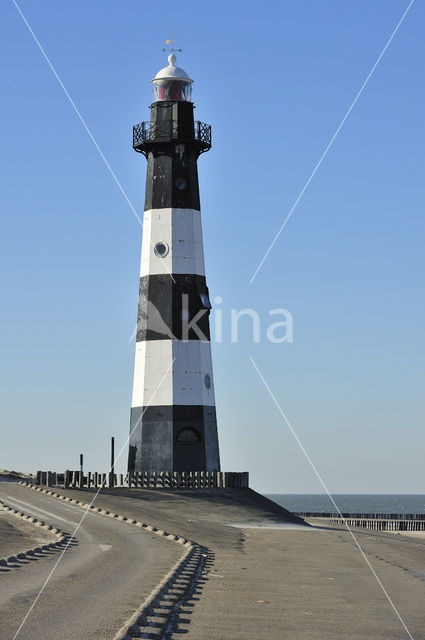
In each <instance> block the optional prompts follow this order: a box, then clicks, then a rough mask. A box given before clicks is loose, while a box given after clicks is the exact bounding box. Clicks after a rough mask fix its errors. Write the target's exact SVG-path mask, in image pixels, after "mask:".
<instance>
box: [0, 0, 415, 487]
mask: <svg viewBox="0 0 425 640" xmlns="http://www.w3.org/2000/svg"><path fill="white" fill-rule="evenodd" d="M407 4H408V2H407V0H379V1H373V2H370V1H363V0H356V1H354V0H353V1H344V2H341V1H336V0H323V1H320V2H316V1H313V0H310V1H303V0H300V1H298V2H287V1H284V2H282V1H277V0H275V1H266V2H246V1H244V2H241V1H235V2H230V3H229V2H223V1H222V0H217V1H216V2H214V3H200V2H198V1H197V2H195V1H185V0H182V1H181V2H178V3H177V2H168V1H158V2H154V3H152V2H150V3H149V2H141V1H140V0H139V1H135V0H127V1H126V2H124V3H118V2H112V1H111V0H102V1H100V0H91V1H90V2H89V3H87V2H82V1H81V0H74V2H72V3H70V2H57V1H52V0H43V2H38V1H35V0H22V1H21V2H20V6H21V9H22V11H23V12H24V14H25V15H26V17H27V19H28V21H29V23H30V24H31V26H32V28H33V30H34V32H35V34H36V35H37V37H38V38H39V40H40V42H41V44H42V46H43V47H44V48H45V50H46V53H47V54H48V56H49V57H50V58H51V61H52V63H53V65H54V66H55V68H56V70H57V72H58V74H59V75H60V76H61V78H62V80H63V82H64V84H65V86H66V87H67V89H68V91H69V93H70V95H71V96H72V98H73V100H74V101H75V103H76V105H77V107H78V108H79V109H80V111H81V114H82V115H83V117H84V118H85V120H86V122H87V124H88V126H89V127H90V128H91V130H92V132H93V135H94V137H95V139H96V141H97V142H98V144H99V146H100V147H101V149H102V151H103V153H104V154H105V156H106V158H107V159H108V161H109V162H110V164H111V167H112V168H113V170H114V171H115V172H116V175H117V177H118V179H119V180H120V181H121V183H122V186H123V188H124V189H125V191H126V193H127V194H128V197H129V199H130V200H131V202H132V203H133V204H134V206H135V208H136V210H137V211H138V212H139V213H140V214H141V213H142V211H143V199H144V182H145V169H146V166H145V160H144V158H143V157H141V156H139V155H137V154H136V153H134V152H133V151H132V148H131V127H132V125H133V124H135V123H137V122H140V121H141V120H145V119H148V118H149V110H148V105H149V104H150V103H151V101H152V99H151V85H150V82H149V81H150V79H151V78H152V77H153V76H154V75H155V73H156V72H157V71H158V69H159V68H161V67H162V66H164V65H165V63H166V59H165V54H163V53H162V47H163V46H164V40H165V39H166V38H167V37H168V36H169V34H170V32H171V31H174V33H175V35H176V37H177V38H178V40H179V43H178V46H181V47H182V48H183V49H184V52H183V53H182V54H179V57H178V62H179V64H180V65H181V66H182V67H183V68H184V69H186V70H187V72H188V73H189V74H190V75H191V77H192V78H194V79H195V84H194V91H193V99H194V102H195V104H196V106H197V109H196V116H197V117H198V118H199V119H201V120H203V121H205V122H208V123H211V124H212V126H213V141H214V144H213V149H212V151H211V152H210V153H208V154H206V155H205V156H202V157H201V159H200V162H199V167H200V188H201V201H202V211H203V225H204V242H205V254H206V267H207V277H208V284H209V287H210V291H211V294H212V297H213V298H214V297H216V296H221V297H222V298H223V304H222V305H220V306H221V308H222V309H223V315H224V317H225V319H226V318H228V317H229V314H230V309H231V308H235V309H242V308H244V307H252V308H253V309H256V310H257V311H258V313H259V314H260V317H261V318H262V322H263V327H264V328H265V327H266V326H267V322H268V319H267V314H268V311H269V310H270V309H273V308H276V307H283V308H286V309H288V310H289V311H290V312H291V313H292V315H293V318H294V342H293V344H281V345H271V344H268V343H267V342H266V340H265V339H264V331H263V339H262V341H261V342H260V344H252V339H251V336H250V330H249V322H248V320H247V319H246V320H245V323H244V329H243V330H242V331H241V340H240V342H239V343H238V344H231V343H230V336H229V327H228V322H225V324H224V337H223V342H222V344H214V345H213V360H214V374H215V387H216V402H217V412H218V421H219V433H220V443H221V454H222V464H223V467H224V468H225V469H226V470H249V471H250V472H251V482H252V485H253V487H254V488H256V489H258V490H260V491H275V492H285V491H287V492H307V493H308V492H320V491H321V487H320V485H319V483H318V480H317V478H316V477H315V476H314V474H313V472H312V470H311V468H310V467H309V465H308V463H307V461H306V459H305V458H304V456H303V454H302V453H301V451H300V449H299V447H298V445H297V443H296V442H295V440H294V438H293V436H292V434H291V433H290V431H289V429H288V427H287V425H286V424H285V423H284V422H283V420H282V418H281V416H280V415H279V413H278V411H277V409H276V407H275V406H274V405H273V403H272V401H271V399H270V397H269V396H268V395H267V391H266V390H265V388H264V386H263V385H262V382H261V381H260V380H259V378H258V375H257V373H256V372H255V370H254V369H253V367H252V365H251V363H250V360H249V356H250V355H252V356H253V357H254V358H255V360H256V362H257V364H258V366H259V368H260V370H261V371H262V373H263V375H264V377H265V378H266V380H267V381H268V383H269V384H270V387H271V389H272V390H273V392H274V393H275V395H276V398H277V399H278V401H279V403H280V404H281V407H282V409H283V411H284V412H285V413H286V414H287V416H288V418H289V420H290V421H291V423H292V425H293V427H294V429H295V430H296V432H297V433H298V435H299V437H300V439H301V440H302V442H303V444H304V446H305V447H306V449H307V451H308V452H309V454H310V456H311V458H312V460H313V461H314V463H315V464H316V466H317V468H318V469H319V471H320V472H321V474H322V476H323V478H324V480H325V482H326V483H327V484H328V486H329V489H330V490H331V491H333V492H374V491H376V492H381V491H384V492H385V491H388V492H398V491H400V492H423V491H424V484H423V468H424V460H423V455H424V448H425V447H424V445H425V435H424V428H423V426H424V393H423V388H424V337H423V336H424V329H423V327H424V315H425V314H424V310H425V309H424V306H425V304H424V250H423V245H424V216H423V209H424V207H423V205H424V146H425V139H424V138H425V136H424V130H423V112H424V91H425V90H424V83H423V60H424V38H423V25H424V18H425V6H424V4H423V3H422V2H416V3H414V5H413V6H412V8H411V10H410V13H409V14H408V16H407V17H406V19H405V21H404V23H403V24H402V26H401V27H400V30H399V32H398V33H397V35H396V36H395V38H394V40H393V42H392V43H391V45H390V46H389V48H388V50H387V52H386V53H385V55H384V57H383V58H382V60H381V62H380V64H379V66H378V67H377V69H376V71H375V73H374V75H373V76H372V78H371V79H370V81H369V83H368V85H367V87H366V88H365V91H364V93H363V94H362V96H361V97H360V99H359V101H358V103H357V104H356V106H355V107H354V109H353V111H352V113H351V114H350V116H349V118H348V120H347V121H346V123H345V125H344V127H343V129H342V131H341V133H340V134H339V136H338V137H337V139H336V141H335V142H334V144H333V146H332V148H331V149H330V151H329V153H328V155H327V157H326V158H325V160H324V162H323V164H322V165H321V167H320V168H319V170H318V172H317V174H316V175H315V177H314V178H313V180H312V182H311V184H310V186H309V188H308V190H307V191H306V193H305V195H304V197H303V199H302V200H301V202H300V203H299V205H298V207H297V209H296V210H295V212H294V214H293V216H292V218H291V220H290V222H289V223H288V225H287V226H286V228H285V229H284V231H283V233H282V234H281V236H280V238H279V240H278V241H277V243H276V245H275V247H274V249H273V251H272V252H271V254H270V256H269V258H268V259H267V261H266V262H265V263H264V266H263V268H262V269H261V271H260V272H259V274H258V276H257V278H256V279H255V281H254V283H253V284H252V285H250V284H249V279H250V277H251V275H252V273H253V271H254V270H255V269H256V267H257V265H258V262H259V261H260V259H261V257H262V255H263V254H264V252H265V250H266V249H267V247H268V245H269V244H270V242H271V240H272V238H273V236H274V235H275V233H276V232H277V230H278V228H279V226H280V225H281V223H282V221H283V219H284V218H285V217H286V215H287V213H288V211H289V210H290V208H291V206H292V204H293V202H294V201H295V199H296V198H297V196H298V194H299V193H300V191H301V189H302V187H303V185H304V184H305V181H306V180H307V178H308V177H309V175H310V173H311V171H312V170H313V168H314V166H315V164H316V162H317V161H318V159H319V157H320V155H321V154H322V152H323V150H324V149H325V147H326V145H327V144H328V142H329V140H330V138H331V136H332V135H333V133H334V131H335V129H336V128H337V126H338V124H339V122H340V121H341V120H342V118H343V116H344V115H345V113H346V111H347V109H348V107H349V105H350V104H351V102H352V100H353V99H354V97H355V95H356V93H357V91H358V89H359V88H360V86H361V85H362V83H363V81H364V79H365V78H366V76H367V74H368V72H369V70H370V68H371V67H372V65H373V64H374V62H375V61H376V59H377V57H378V55H379V53H380V52H381V50H382V48H383V47H384V45H385V43H386V41H387V39H388V38H389V36H390V34H391V32H392V31H393V29H394V27H395V25H396V24H397V22H398V20H399V19H400V17H401V15H402V14H403V12H404V10H405V8H406V7H407ZM1 23H2V31H3V33H2V38H1V41H0V47H1V59H2V61H3V64H2V65H1V67H2V68H1V72H0V73H1V76H0V83H1V85H0V86H1V88H2V94H3V98H2V101H1V123H2V145H1V146H2V151H1V155H0V161H1V177H2V188H1V212H2V213H1V236H0V242H1V247H0V260H1V267H2V286H1V294H2V305H1V327H2V330H1V362H2V367H1V380H0V388H1V391H2V400H1V404H0V411H1V429H2V436H1V445H0V467H6V468H12V467H13V468H17V469H21V470H29V471H34V470H36V469H37V468H56V469H58V470H60V469H64V468H66V467H70V468H75V467H76V465H78V454H79V453H80V451H84V453H85V454H86V467H87V468H90V469H92V470H105V469H106V465H107V463H108V456H109V451H108V447H109V437H110V436H111V435H115V436H116V439H117V445H120V443H124V441H125V440H126V438H127V435H128V427H129V407H130V401H131V386H132V371H133V355H134V342H129V338H130V336H131V334H132V332H133V327H134V323H135V319H136V311H137V293H138V271H139V259H140V244H141V228H140V226H139V224H138V222H137V220H136V218H135V216H134V215H133V213H132V211H131V209H130V207H129V205H128V203H127V202H126V201H125V199H124V197H123V196H122V194H121V193H120V191H119V189H118V188H117V186H116V184H115V183H114V181H113V179H112V178H111V176H110V174H109V173H108V171H107V169H106V167H105V165H104V163H103V162H102V160H101V158H100V157H99V154H98V152H97V151H96V149H95V147H94V145H93V143H92V142H91V140H90V138H89V136H88V135H87V133H86V131H85V130H84V128H83V127H82V125H81V122H80V121H79V120H78V118H77V117H76V115H75V113H74V111H73V110H72V108H71V105H70V104H69V102H68V101H67V99H66V96H65V95H64V93H63V91H62V89H61V88H60V86H59V85H58V82H57V81H56V79H55V77H54V76H53V74H52V72H51V70H50V69H49V67H48V65H47V63H46V61H45V60H44V59H43V57H42V55H41V53H40V51H39V50H38V49H37V47H36V45H35V43H34V41H33V39H32V37H31V35H30V33H29V32H28V30H27V28H26V26H25V24H24V23H23V21H22V19H21V17H20V16H19V14H18V12H17V10H16V8H15V7H14V5H13V3H12V1H10V2H9V1H6V0H5V1H4V2H2V6H1ZM241 326H242V324H241ZM126 455H127V451H125V454H124V456H123V459H122V461H121V463H120V467H121V469H123V468H124V467H125V458H126Z"/></svg>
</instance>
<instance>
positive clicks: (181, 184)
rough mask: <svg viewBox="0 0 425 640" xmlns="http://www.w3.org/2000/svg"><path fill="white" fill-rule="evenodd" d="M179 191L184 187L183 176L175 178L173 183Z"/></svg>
mask: <svg viewBox="0 0 425 640" xmlns="http://www.w3.org/2000/svg"><path fill="white" fill-rule="evenodd" d="M174 184H175V185H176V187H177V189H178V190H179V191H183V189H186V180H185V179H184V178H177V180H176V181H175V183H174Z"/></svg>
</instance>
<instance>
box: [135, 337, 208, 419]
mask: <svg viewBox="0 0 425 640" xmlns="http://www.w3.org/2000/svg"><path fill="white" fill-rule="evenodd" d="M173 358H174V363H173V366H172V367H171V370H170V373H171V375H169V376H166V377H165V378H164V379H163V381H162V383H161V384H159V382H160V380H161V378H162V377H163V376H164V371H166V370H167V368H168V367H170V364H171V362H172V361H173ZM206 375H208V376H209V379H210V383H211V386H210V388H209V389H208V388H207V386H206V384H205V376H206ZM153 389H157V392H156V394H155V399H154V402H153V403H152V404H154V405H155V406H158V405H173V404H178V405H205V406H215V399H214V384H213V373H212V360H211V345H210V343H209V342H205V341H203V340H188V341H183V340H148V341H142V342H137V343H136V357H135V363H134V381H133V399H132V406H133V407H144V406H146V404H147V400H148V399H149V398H150V397H151V396H152V390H153Z"/></svg>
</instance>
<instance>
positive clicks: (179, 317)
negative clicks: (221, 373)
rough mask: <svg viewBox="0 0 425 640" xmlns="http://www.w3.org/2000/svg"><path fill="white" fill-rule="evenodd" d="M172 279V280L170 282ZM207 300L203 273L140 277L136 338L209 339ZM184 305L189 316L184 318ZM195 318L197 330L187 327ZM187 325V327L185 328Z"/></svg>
mask: <svg viewBox="0 0 425 640" xmlns="http://www.w3.org/2000/svg"><path fill="white" fill-rule="evenodd" d="M173 279H174V282H173ZM208 300H209V294H208V287H207V285H206V280H205V276H199V275H194V274H174V275H173V276H171V275H169V274H159V275H149V276H143V277H142V278H140V287H139V308H138V314H137V338H136V340H137V342H140V341H142V340H167V339H168V340H209V339H210V326H209V307H208V304H207V301H208ZM185 309H187V311H188V314H189V315H188V319H186V322H185V321H184V318H183V311H184V310H185ZM198 313H199V314H200V318H199V320H197V322H196V326H197V327H198V331H196V330H195V329H193V328H189V323H190V321H192V320H194V319H195V317H196V316H197V314H198ZM185 327H186V329H187V330H186V331H185Z"/></svg>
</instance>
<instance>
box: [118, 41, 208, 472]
mask: <svg viewBox="0 0 425 640" xmlns="http://www.w3.org/2000/svg"><path fill="white" fill-rule="evenodd" d="M168 62H169V65H168V66H167V67H165V68H164V69H161V71H159V72H158V73H157V75H156V76H155V78H154V79H153V80H152V83H153V90H154V102H153V104H152V105H151V119H150V122H142V123H141V124H138V125H136V126H135V127H134V129H133V147H134V149H135V150H136V151H138V152H139V153H142V154H143V155H144V156H145V157H146V159H147V162H148V166H147V177H146V196H145V213H144V223H143V242H142V257H141V269H140V289H139V309H138V319H137V339H136V356H135V365H134V382H133V398H132V408H131V421H130V422H131V424H130V447H129V457H128V470H129V471H219V470H220V459H219V448H218V436H217V422H216V411H215V400H214V385H213V373H212V362H211V346H210V330H209V312H210V309H211V304H210V299H209V293H208V287H207V284H206V280H205V267H204V254H203V243H202V227H201V212H200V203H199V187H198V171H197V161H198V157H199V155H200V154H201V153H203V152H205V151H208V150H209V149H210V148H211V127H209V126H208V125H205V124H204V123H202V122H194V117H193V109H194V105H193V103H192V102H191V89H192V82H193V81H192V80H191V79H190V78H189V76H188V75H187V73H186V72H185V71H183V69H180V68H179V67H177V66H176V57H175V55H174V53H173V50H171V55H170V56H169V57H168Z"/></svg>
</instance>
